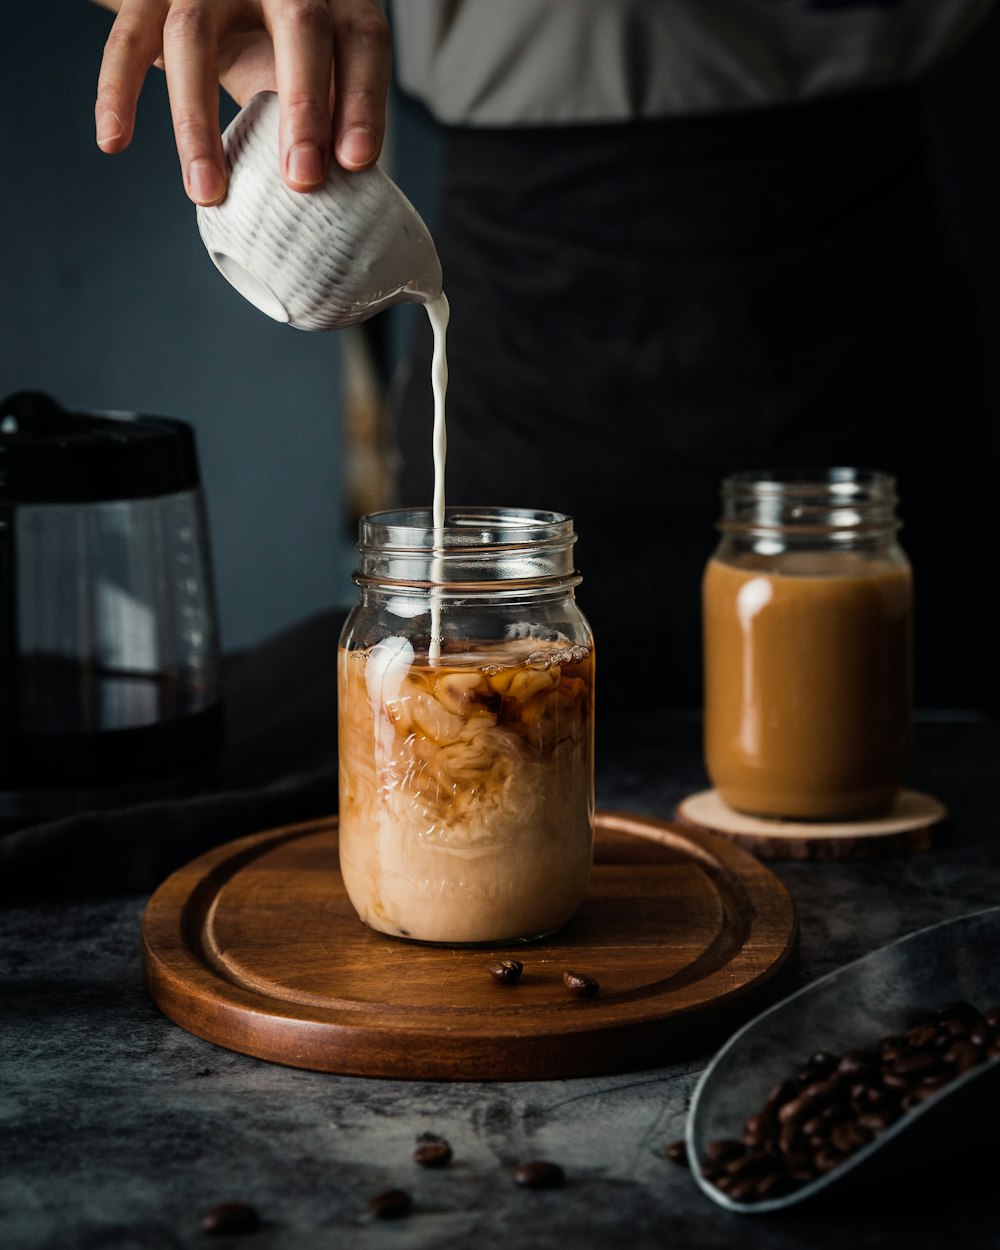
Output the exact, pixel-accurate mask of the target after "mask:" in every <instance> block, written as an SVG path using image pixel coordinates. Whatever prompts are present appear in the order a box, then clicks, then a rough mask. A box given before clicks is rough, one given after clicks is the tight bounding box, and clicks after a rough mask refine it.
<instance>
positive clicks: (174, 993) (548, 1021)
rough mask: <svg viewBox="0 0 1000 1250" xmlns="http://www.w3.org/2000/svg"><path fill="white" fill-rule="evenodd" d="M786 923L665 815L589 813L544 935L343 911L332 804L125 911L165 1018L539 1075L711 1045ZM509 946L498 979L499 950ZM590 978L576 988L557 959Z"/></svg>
mask: <svg viewBox="0 0 1000 1250" xmlns="http://www.w3.org/2000/svg"><path fill="white" fill-rule="evenodd" d="M796 935H797V923H796V914H795V907H794V904H793V901H792V898H791V896H790V895H789V893H788V891H787V890H786V889H785V887H784V886H783V885H782V884H781V882H780V881H779V880H778V879H777V877H775V876H774V875H773V873H772V872H771V871H770V870H769V869H768V868H767V867H766V866H764V865H763V864H761V863H760V862H759V861H757V860H756V859H755V858H754V856H752V855H750V854H749V853H748V852H746V851H744V850H742V849H741V848H740V847H738V846H734V845H733V844H732V843H731V842H729V841H728V840H726V839H725V838H722V837H719V836H718V835H715V834H712V833H707V832H705V831H702V830H697V829H682V828H681V827H679V826H677V825H674V824H671V823H669V822H667V821H661V820H652V819H647V818H643V817H637V816H629V815H625V814H621V813H612V812H602V813H599V814H598V818H597V824H596V840H595V864H594V872H593V876H592V879H591V887H590V892H589V894H588V897H587V898H586V900H585V901H584V903H583V905H582V907H581V908H580V911H579V912H578V914H577V916H576V917H575V918H574V919H573V920H572V921H571V922H570V924H569V925H567V926H566V927H565V928H564V929H563V930H561V932H559V933H558V934H557V935H555V936H554V937H550V938H546V939H543V940H541V941H539V942H534V943H529V944H514V945H511V946H507V947H496V948H493V949H488V950H487V949H468V948H450V947H442V946H429V945H421V944H419V943H414V942H407V941H405V940H403V939H400V938H391V937H386V936H385V935H384V934H381V933H377V932H375V931H374V930H372V929H369V928H367V927H366V926H365V925H363V924H362V923H361V921H360V920H359V919H358V917H357V915H356V913H355V912H354V910H353V908H352V907H351V904H350V902H349V900H348V898H347V894H346V892H345V890H344V885H343V881H342V879H341V877H340V873H339V868H338V859H337V824H336V820H335V818H331V819H329V820H323V821H318V822H311V823H308V824H304V825H297V826H291V827H289V828H285V829H276V830H272V831H270V832H266V833H260V834H255V835H253V836H251V837H248V838H243V839H241V840H239V841H236V842H231V843H228V844H226V845H225V846H221V847H218V848H216V849H215V850H213V851H210V852H209V853H207V854H206V855H203V856H201V857H200V858H199V859H196V860H194V861H193V862H192V863H190V864H188V865H187V866H186V867H184V868H182V869H180V870H179V871H178V872H176V873H174V874H173V875H172V876H171V877H169V878H168V879H167V880H166V881H165V882H164V883H163V884H162V885H161V886H160V887H159V889H157V891H156V892H155V893H154V895H153V896H152V898H151V899H150V901H149V903H148V905H147V908H146V912H145V915H144V917H143V923H142V955H143V966H144V969H145V975H146V984H147V986H148V988H149V992H150V994H151V996H152V998H153V1000H154V1001H155V1002H156V1004H157V1005H158V1006H159V1007H160V1009H161V1010H162V1011H163V1012H164V1013H165V1014H166V1015H167V1016H169V1017H170V1019H172V1020H173V1021H175V1022H176V1023H177V1024H179V1025H181V1026H182V1027H183V1028H185V1029H187V1030H189V1031H190V1032H192V1033H195V1034H197V1035H198V1036H199V1037H202V1038H205V1039H207V1040H208V1041H211V1042H215V1043H217V1044H218V1045H220V1046H224V1047H227V1048H228V1049H231V1050H236V1051H240V1052H242V1053H244V1054H248V1055H255V1056H257V1057H259V1058H262V1059H268V1060H272V1061H274V1062H277V1063H283V1064H288V1065H290V1066H292V1067H299V1068H311V1069H314V1070H318V1071H323V1072H338V1073H342V1074H346V1075H358V1076H380V1077H394V1078H401V1079H429V1080H536V1079H557V1078H564V1077H578V1076H594V1075H599V1074H604V1073H611V1072H624V1071H634V1070H637V1069H639V1068H644V1067H651V1066H657V1065H660V1064H663V1063H665V1062H667V1061H669V1060H671V1059H675V1058H678V1057H681V1056H682V1055H685V1054H694V1053H698V1052H700V1051H702V1050H704V1049H705V1048H710V1047H712V1046H714V1045H717V1044H718V1043H719V1042H720V1041H721V1040H722V1039H723V1038H724V1037H725V1036H726V1035H727V1033H728V1032H729V1031H732V1029H733V1028H735V1027H736V1026H737V1025H738V1024H740V1023H742V1022H743V1021H744V1020H746V1019H748V1018H749V1017H750V1016H751V1015H752V1014H754V1013H755V1011H756V1010H758V1009H759V1008H760V1007H762V1006H763V1005H764V1003H765V1002H766V1001H768V1000H769V999H770V998H772V997H774V995H775V994H776V993H777V992H778V990H779V987H780V985H781V984H782V983H783V981H784V978H783V977H779V976H778V975H777V974H778V973H780V972H783V971H786V970H787V969H788V968H790V966H791V963H792V960H791V959H790V956H791V955H792V953H793V952H794V949H795V945H796ZM504 957H510V958H516V959H519V960H520V961H521V962H522V963H523V965H524V972H523V975H522V976H521V978H520V980H518V981H517V982H516V984H513V985H501V984H499V983H497V982H496V981H495V980H494V979H493V978H492V977H491V976H490V975H489V972H488V965H489V964H490V963H492V962H495V961H496V960H497V959H500V958H504ZM567 969H570V970H573V971H577V972H583V973H585V974H587V975H588V976H590V977H593V978H594V979H596V980H597V982H598V984H599V986H600V989H599V991H598V993H597V994H596V995H594V996H593V997H589V998H581V997H577V996H575V995H573V994H572V993H571V992H570V991H568V990H567V989H566V987H565V985H564V984H563V980H562V973H563V971H564V970H567Z"/></svg>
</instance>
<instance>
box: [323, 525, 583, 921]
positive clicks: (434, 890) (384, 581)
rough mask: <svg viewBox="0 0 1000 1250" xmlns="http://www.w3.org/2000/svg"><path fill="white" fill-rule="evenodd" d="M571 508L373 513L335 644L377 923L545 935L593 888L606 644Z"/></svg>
mask: <svg viewBox="0 0 1000 1250" xmlns="http://www.w3.org/2000/svg"><path fill="white" fill-rule="evenodd" d="M574 542H575V534H574V531H573V524H572V521H571V520H570V518H568V517H566V516H563V515H561V514H558V513H551V512H539V511H532V510H529V509H513V508H456V507H451V508H448V509H447V510H446V511H445V514H444V523H443V525H438V524H435V518H434V517H433V515H432V513H431V510H429V509H399V510H395V511H390V512H383V513H376V514H373V515H371V516H369V517H364V518H362V521H361V525H360V541H359V544H358V550H359V553H360V565H359V568H358V571H357V573H356V574H355V577H354V580H355V583H356V584H357V587H358V600H357V603H356V604H355V606H354V608H353V609H352V611H351V613H350V615H349V617H348V619H347V621H346V623H345V626H344V629H343V632H342V634H341V639H340V647H339V650H338V703H339V717H338V732H339V760H340V818H339V819H340V866H341V873H342V875H343V879H344V885H345V887H346V889H347V893H348V896H349V897H350V900H351V902H352V904H353V905H354V908H355V910H356V911H357V912H358V915H359V916H360V917H361V919H362V920H363V921H365V923H366V924H368V925H370V926H371V927H372V928H374V929H378V930H380V931H382V932H384V933H389V934H393V935H395V936H397V937H403V938H410V939H413V940H416V941H424V942H441V943H447V944H449V945H464V944H493V943H502V942H509V941H521V940H530V939H532V938H537V937H542V936H544V935H545V934H548V933H551V932H553V931H554V930H556V929H559V928H561V927H562V926H563V925H564V924H566V922H567V921H568V920H570V918H571V917H572V916H573V914H574V913H575V912H576V910H577V908H578V907H579V905H580V903H581V902H582V901H583V898H584V896H585V894H586V892H587V886H588V883H589V878H590V870H591V861H592V851H593V822H594V759H593V750H594V703H593V691H594V644H593V638H592V636H591V632H590V627H589V625H588V623H587V621H586V619H585V618H584V616H583V614H582V612H581V611H580V608H579V607H578V605H577V603H576V599H575V595H574V589H575V587H576V585H577V584H578V583H579V581H580V578H579V575H578V574H577V573H576V571H575V569H574V567H573V562H572V546H573V543H574Z"/></svg>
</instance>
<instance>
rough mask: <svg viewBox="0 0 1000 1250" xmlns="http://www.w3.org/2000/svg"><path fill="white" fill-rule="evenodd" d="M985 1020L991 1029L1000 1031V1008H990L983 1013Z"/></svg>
mask: <svg viewBox="0 0 1000 1250" xmlns="http://www.w3.org/2000/svg"><path fill="white" fill-rule="evenodd" d="M983 1019H984V1020H985V1021H986V1023H987V1024H988V1025H989V1026H990V1028H991V1029H1000V1007H990V1008H988V1009H987V1010H986V1011H984V1012H983Z"/></svg>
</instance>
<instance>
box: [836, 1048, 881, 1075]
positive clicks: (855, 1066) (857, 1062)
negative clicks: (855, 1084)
mask: <svg viewBox="0 0 1000 1250" xmlns="http://www.w3.org/2000/svg"><path fill="white" fill-rule="evenodd" d="M877 1068H878V1055H875V1054H873V1053H872V1052H871V1051H870V1050H849V1051H848V1052H847V1054H846V1055H844V1056H843V1057H842V1058H841V1060H840V1062H839V1063H838V1064H837V1069H836V1070H837V1071H838V1072H839V1073H840V1075H841V1076H849V1077H853V1078H855V1079H858V1078H860V1079H862V1080H864V1079H865V1078H866V1077H868V1076H869V1075H870V1074H871V1073H873V1072H875V1071H876V1070H877Z"/></svg>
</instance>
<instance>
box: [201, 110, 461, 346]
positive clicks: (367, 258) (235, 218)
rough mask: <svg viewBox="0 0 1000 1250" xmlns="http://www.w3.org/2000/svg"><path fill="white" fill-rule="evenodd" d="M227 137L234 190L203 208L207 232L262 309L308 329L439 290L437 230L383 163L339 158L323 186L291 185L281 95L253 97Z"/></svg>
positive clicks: (219, 259) (240, 286) (214, 254)
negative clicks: (281, 143) (303, 188)
mask: <svg viewBox="0 0 1000 1250" xmlns="http://www.w3.org/2000/svg"><path fill="white" fill-rule="evenodd" d="M222 140H223V148H224V150H225V155H226V162H227V164H228V167H229V192H228V194H227V196H226V198H225V200H224V201H223V202H222V203H221V204H218V205H216V206H215V207H212V208H204V207H199V208H198V229H199V231H200V232H201V237H202V240H203V242H204V244H205V246H206V248H207V249H208V253H209V255H210V256H211V258H212V260H213V262H214V263H215V265H216V267H217V268H218V269H219V271H220V272H221V273H222V274H223V275H224V277H225V278H226V279H227V280H228V281H229V282H230V283H231V284H232V285H233V286H234V287H235V288H236V290H237V291H239V292H240V294H241V295H243V296H245V297H246V299H248V300H249V301H250V303H251V304H253V305H254V306H255V307H256V308H259V309H260V311H261V312H263V313H266V314H267V315H268V316H269V317H273V318H274V320H275V321H282V322H286V323H287V324H289V325H292V326H295V327H297V328H298V329H300V330H336V329H341V328H343V327H345V326H349V325H354V324H355V323H356V322H358V321H364V320H366V319H367V318H368V317H372V316H374V315H375V314H376V313H378V312H381V311H382V310H383V309H385V308H388V307H389V306H390V305H392V304H404V303H429V302H430V301H431V300H433V299H435V298H436V297H437V296H438V295H440V293H441V263H440V261H439V260H438V255H437V251H436V249H435V247H434V241H433V239H432V238H431V235H430V232H429V231H428V229H427V227H426V225H425V224H424V222H423V220H422V219H421V217H420V215H419V214H418V213H417V211H416V209H415V208H414V207H413V205H412V204H411V203H410V201H409V200H408V199H407V198H406V196H405V195H403V193H402V191H400V189H399V187H397V186H396V184H395V183H394V182H393V181H392V179H391V178H389V177H388V175H387V174H386V173H385V172H384V171H383V170H382V169H381V168H379V167H378V166H373V167H372V168H370V169H365V170H359V171H356V172H349V171H346V170H344V169H341V168H340V166H339V165H337V164H336V162H331V168H330V173H329V176H328V177H327V180H326V182H325V183H324V184H323V186H321V187H318V188H317V189H316V190H313V191H307V192H298V191H291V190H289V188H288V187H287V186H286V185H285V183H284V182H283V181H282V178H281V174H280V171H279V166H278V97H277V94H276V93H275V92H273V91H264V92H261V93H260V94H259V95H256V96H254V97H253V99H251V100H250V101H249V102H248V103H247V104H246V105H245V106H244V107H243V108H242V109H241V110H240V112H239V113H238V114H237V115H236V117H234V118H233V120H232V122H230V124H229V125H228V126H227V127H226V130H225V132H224V133H223V136H222Z"/></svg>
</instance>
